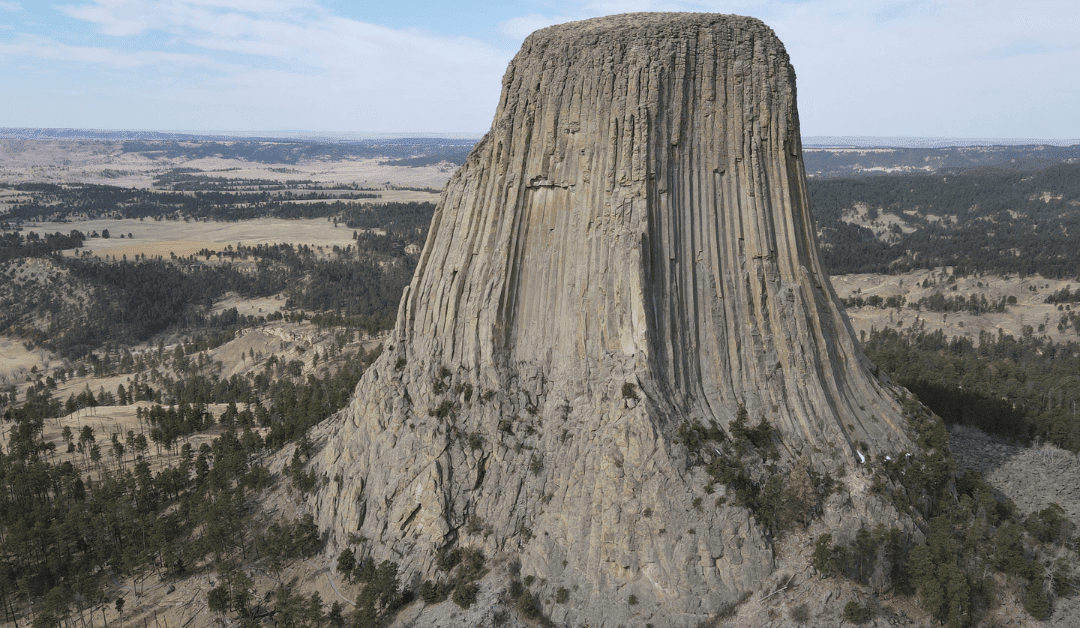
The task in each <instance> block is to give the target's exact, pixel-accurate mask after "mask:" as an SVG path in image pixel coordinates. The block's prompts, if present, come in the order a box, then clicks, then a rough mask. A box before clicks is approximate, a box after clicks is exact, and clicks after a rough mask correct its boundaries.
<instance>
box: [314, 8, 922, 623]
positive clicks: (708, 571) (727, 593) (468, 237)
mask: <svg viewBox="0 0 1080 628" xmlns="http://www.w3.org/2000/svg"><path fill="white" fill-rule="evenodd" d="M872 368H873V367H872V365H870V364H869V363H868V362H867V360H866V358H865V357H864V356H863V354H862V353H861V351H860V349H859V347H858V343H857V342H856V340H855V338H854V336H853V333H852V330H851V327H850V325H849V324H848V322H847V318H846V316H845V314H844V313H843V310H842V306H841V304H840V302H839V300H838V298H837V296H836V294H835V293H834V292H833V289H832V287H831V286H830V283H829V278H828V276H827V274H826V272H825V270H824V268H823V267H822V264H821V261H820V256H819V253H818V248H817V244H816V240H815V225H814V219H813V217H812V215H811V211H810V207H809V203H808V200H807V191H806V175H805V172H804V168H803V163H802V148H801V140H800V136H799V118H798V112H797V110H796V99H795V73H794V71H793V70H792V67H791V64H790V62H789V59H788V55H787V53H786V51H785V50H784V47H783V45H782V44H781V43H780V41H779V40H778V39H777V37H776V35H775V34H774V33H773V32H772V31H771V30H770V29H769V28H768V27H767V26H765V25H764V24H762V23H761V22H760V21H758V20H755V19H751V18H745V17H736V16H728V15H712V14H678V13H676V14H630V15H620V16H613V17H605V18H598V19H592V20H586V21H582V22H574V23H570V24H564V25H561V26H553V27H550V28H545V29H543V30H540V31H537V32H536V33H534V34H532V35H531V36H529V37H528V39H526V41H525V43H524V45H523V46H522V48H521V51H520V52H519V53H518V54H517V56H516V57H515V58H514V59H513V61H512V62H511V63H510V66H509V68H508V69H507V71H506V75H505V77H504V78H503V86H502V95H501V97H500V100H499V104H498V110H497V111H496V114H495V119H494V122H493V123H492V127H491V131H490V132H488V133H487V135H485V136H484V138H483V139H482V140H481V141H480V142H479V144H477V146H476V148H475V149H474V150H473V151H472V153H471V154H470V155H469V157H468V159H467V161H466V163H465V164H464V166H462V168H461V169H460V170H459V171H458V172H457V173H456V174H455V175H454V176H453V178H452V179H451V180H450V182H449V183H448V185H447V187H446V190H445V192H444V193H443V196H442V199H441V200H440V202H439V204H438V207H437V209H436V211H435V215H434V218H433V220H432V223H431V230H430V233H429V234H428V238H427V242H426V244H425V246H424V249H423V251H422V253H421V255H420V260H419V265H418V267H417V270H416V274H415V276H414V277H413V279H412V282H411V284H410V285H409V286H408V288H407V289H406V290H405V292H404V295H403V297H402V300H401V305H400V308H399V312H398V319H397V324H396V326H395V328H394V330H393V333H392V334H391V336H390V337H389V339H388V340H387V341H386V344H385V349H384V351H383V353H382V355H381V356H380V357H379V359H378V360H377V361H376V363H375V364H374V365H373V366H372V367H370V369H369V370H368V371H367V372H366V374H365V375H364V377H363V379H362V381H361V382H360V384H359V386H358V387H357V389H356V393H355V398H354V400H353V401H352V403H351V405H350V406H349V407H348V408H347V409H346V410H344V411H343V412H342V413H340V414H339V415H338V416H336V417H334V418H333V419H332V420H330V421H328V422H326V423H324V424H323V425H321V426H320V427H319V428H318V429H317V431H316V443H317V449H316V453H315V454H314V455H313V457H312V461H311V464H312V466H313V468H314V469H316V470H317V471H318V472H319V474H320V475H321V476H322V477H324V478H325V482H323V483H321V485H320V488H319V489H318V490H317V494H316V495H315V496H314V497H313V498H312V501H311V507H312V509H313V511H314V513H315V515H316V521H317V522H318V524H319V525H320V526H321V527H322V528H323V529H325V530H328V531H329V539H330V542H329V548H330V549H329V550H328V551H336V550H339V549H341V548H342V547H344V546H346V545H349V544H359V545H360V546H358V547H357V551H358V552H359V553H360V554H361V555H364V556H367V557H370V558H372V559H374V560H376V561H377V562H378V561H381V560H385V559H389V560H392V561H394V562H396V563H398V565H399V568H400V573H401V574H402V575H403V576H404V577H405V580H406V581H407V582H412V583H413V586H415V584H416V583H418V582H420V581H421V580H423V579H428V578H433V577H435V574H436V570H437V566H436V562H437V560H436V559H437V556H438V553H439V552H440V551H445V550H448V549H452V548H455V547H468V548H477V549H480V550H482V551H483V553H484V555H485V556H486V557H487V559H488V564H489V566H490V565H500V564H504V565H511V566H512V570H513V572H514V574H520V576H522V577H525V576H528V575H532V576H534V579H531V580H530V581H531V582H533V584H532V591H533V592H534V594H535V595H536V598H537V599H540V600H544V599H546V600H548V603H546V604H545V605H544V606H543V608H544V612H545V613H548V614H550V615H551V616H552V618H553V619H555V620H556V621H557V622H568V623H570V624H572V625H579V624H584V623H587V624H588V625H590V626H593V627H594V628H595V627H596V626H615V625H619V624H622V623H627V622H631V623H634V624H635V625H644V624H645V623H646V622H649V623H653V624H654V625H657V626H661V625H662V626H691V625H697V624H698V623H699V622H701V621H702V620H704V619H706V618H708V617H711V616H712V615H713V614H715V613H716V612H718V611H719V610H720V609H722V608H723V607H724V606H725V605H726V604H729V603H732V602H734V601H735V600H738V599H739V598H740V597H741V596H743V595H744V594H745V592H747V591H751V590H755V587H756V586H757V584H758V583H760V582H761V581H762V580H763V579H764V578H767V577H768V576H769V575H770V573H771V572H772V570H773V564H774V556H773V549H772V544H771V541H770V538H769V536H768V535H767V534H766V531H765V530H764V529H763V527H762V526H761V525H760V523H759V522H758V521H757V520H756V518H755V516H754V513H753V512H752V511H751V510H749V509H747V508H745V507H742V506H739V505H737V504H736V500H735V499H717V497H718V496H722V495H723V494H724V488H723V487H714V486H711V485H710V481H709V477H708V476H707V475H706V472H705V466H706V465H705V463H707V462H709V461H710V460H712V459H713V457H714V456H723V455H726V454H725V453H724V452H723V451H722V449H721V448H720V447H719V446H713V445H710V446H708V447H705V448H704V452H703V451H702V450H701V448H700V447H699V448H697V449H693V448H691V447H690V446H689V445H688V444H687V442H686V441H687V438H686V434H687V431H686V429H685V426H690V427H693V426H706V427H709V426H713V425H715V426H716V428H719V429H720V430H721V431H722V432H724V434H725V435H726V436H727V438H728V439H729V442H730V439H731V430H732V423H733V421H735V419H736V417H737V416H738V415H739V414H740V409H742V410H743V411H744V416H746V417H749V420H750V424H751V425H756V424H758V422H759V421H760V420H761V418H762V417H763V418H764V419H765V421H766V422H767V423H768V424H769V425H770V426H771V427H772V429H773V436H772V443H773V444H774V445H775V447H776V449H777V452H776V456H777V457H776V458H775V459H774V460H773V462H774V463H775V464H776V465H777V466H776V467H774V471H773V472H780V471H783V470H785V469H791V468H793V467H794V466H795V465H796V464H797V463H798V464H803V465H804V466H805V465H809V466H810V468H813V469H817V470H818V471H819V472H824V471H829V470H836V469H838V468H840V467H844V466H852V465H856V464H858V463H859V461H860V460H862V459H864V457H869V456H871V455H877V454H879V453H885V454H889V453H896V452H899V451H902V450H903V449H905V448H908V447H910V442H909V440H908V436H907V435H906V425H905V423H904V419H903V418H902V412H901V408H900V406H899V404H898V402H897V391H896V390H895V389H893V388H892V387H891V386H890V385H889V384H888V383H887V382H884V381H882V380H880V379H879V378H878V377H876V376H875V375H874V373H873V372H872V370H871V369H872ZM681 428H682V429H683V431H682V437H680V429H681ZM729 497H731V496H730V495H729ZM512 575H513V574H512ZM484 586H485V587H492V586H499V582H497V581H494V580H491V579H489V580H487V581H485V583H484ZM560 588H562V589H565V590H566V592H567V594H568V599H567V597H566V594H564V595H563V597H564V599H565V602H557V603H551V602H550V600H551V599H552V598H555V597H556V591H558V590H559V589H560ZM631 598H632V599H631ZM631 602H632V603H631ZM449 603H450V602H447V604H449ZM560 625H561V623H560Z"/></svg>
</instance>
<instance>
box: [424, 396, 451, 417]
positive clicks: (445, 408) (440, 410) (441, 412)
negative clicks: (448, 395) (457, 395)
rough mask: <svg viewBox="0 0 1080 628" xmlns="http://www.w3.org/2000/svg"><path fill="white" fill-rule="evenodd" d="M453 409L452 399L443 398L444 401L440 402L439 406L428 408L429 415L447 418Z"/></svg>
mask: <svg viewBox="0 0 1080 628" xmlns="http://www.w3.org/2000/svg"><path fill="white" fill-rule="evenodd" d="M453 409H454V403H453V402H452V401H449V400H443V402H442V403H440V404H439V405H438V407H436V408H432V409H430V410H428V416H433V417H438V418H440V419H445V418H446V417H447V416H448V415H449V414H450V411H451V410H453Z"/></svg>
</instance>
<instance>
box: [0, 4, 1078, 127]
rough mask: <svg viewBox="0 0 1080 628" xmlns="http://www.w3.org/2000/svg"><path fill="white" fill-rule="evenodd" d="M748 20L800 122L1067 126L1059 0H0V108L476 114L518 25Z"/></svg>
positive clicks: (430, 121) (257, 122) (103, 119)
mask: <svg viewBox="0 0 1080 628" xmlns="http://www.w3.org/2000/svg"><path fill="white" fill-rule="evenodd" d="M655 10H667V11H710V12H719V13H737V14H742V15H752V16H755V17H758V18H761V19H762V20H764V21H765V22H766V23H767V24H769V25H770V26H772V27H773V29H774V30H775V31H776V32H777V34H778V35H779V36H780V38H781V40H783V42H784V43H785V45H786V46H787V49H788V52H789V53H790V56H791V60H792V63H793V65H794V66H795V71H796V73H797V75H798V81H799V82H798V87H799V109H800V116H801V119H802V125H803V128H802V131H803V135H849V136H850V135H864V136H908V137H930V136H933V137H966V138H976V137H979V138H988V137H992V138H1039V139H1072V138H1080V116H1078V115H1077V110H1078V109H1080V80H1078V79H1080V2H1076V1H1075V0H1042V1H1040V0H1027V1H1025V2H1023V3H1021V2H1017V1H1016V0H982V1H977V0H940V1H932V0H882V1H877V2H874V1H866V0H729V1H721V0H597V1H588V0H583V1H576V0H537V1H534V2H528V3H525V2H495V1H494V0H474V1H471V2H453V1H449V0H447V1H443V2H435V1H430V0H417V1H410V0H398V1H396V2H394V1H391V0H380V1H378V2H367V1H362V2H350V1H347V0H158V1H155V0H66V1H62V2H49V1H36V2H34V1H29V0H0V127H68V128H94V129H147V130H172V131H185V130H186V131H200V130H202V131H206V130H223V131H288V130H302V131H317V132H331V133H332V132H352V133H408V132H429V133H477V134H479V133H483V132H484V131H486V130H487V129H488V128H489V127H490V124H491V117H492V114H493V113H494V111H495V105H496V102H497V100H498V93H499V87H500V80H501V78H502V74H503V72H504V71H505V69H506V64H507V63H508V62H509V60H510V58H511V57H512V56H513V55H514V53H515V52H516V51H517V49H518V47H519V46H520V44H521V41H522V40H523V39H524V37H525V35H527V34H528V33H529V32H531V31H532V30H534V29H536V28H540V27H543V26H547V25H550V24H557V23H561V22H566V21H571V20H576V19H584V18H588V17H595V16H599V15H608V14H612V13H623V12H628V11H655Z"/></svg>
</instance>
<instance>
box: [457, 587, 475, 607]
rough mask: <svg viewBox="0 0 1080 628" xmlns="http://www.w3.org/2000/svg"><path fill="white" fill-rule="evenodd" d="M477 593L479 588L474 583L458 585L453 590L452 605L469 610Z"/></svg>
mask: <svg viewBox="0 0 1080 628" xmlns="http://www.w3.org/2000/svg"><path fill="white" fill-rule="evenodd" d="M479 592H480V586H479V585H477V584H476V583H474V582H470V583H464V582H463V583H460V584H458V585H457V587H455V588H454V598H453V599H454V604H457V605H458V606H460V607H461V608H469V607H470V606H472V605H473V602H475V601H476V596H477V594H478V593H479Z"/></svg>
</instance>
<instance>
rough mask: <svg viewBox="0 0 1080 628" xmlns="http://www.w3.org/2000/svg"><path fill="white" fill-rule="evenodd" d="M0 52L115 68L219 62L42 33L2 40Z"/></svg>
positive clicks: (186, 65)
mask: <svg viewBox="0 0 1080 628" xmlns="http://www.w3.org/2000/svg"><path fill="white" fill-rule="evenodd" d="M0 55H8V56H15V57H32V58H35V59H47V60H51V61H72V62H77V63H88V64H98V65H103V66H107V67H109V68H113V69H127V68H138V67H144V66H151V65H169V66H184V67H192V66H198V65H203V66H210V65H214V66H218V67H220V64H218V63H216V62H214V61H213V60H211V59H210V58H209V57H206V56H201V55H191V54H180V53H169V52H137V53H131V52H125V51H123V50H118V49H116V48H103V47H94V46H71V45H68V44H63V43H60V42H56V41H52V40H49V39H45V38H43V37H33V36H30V37H22V38H20V40H19V41H16V42H0Z"/></svg>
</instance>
